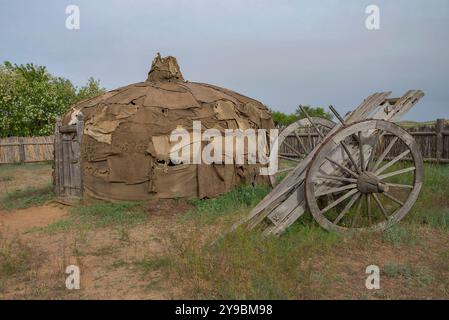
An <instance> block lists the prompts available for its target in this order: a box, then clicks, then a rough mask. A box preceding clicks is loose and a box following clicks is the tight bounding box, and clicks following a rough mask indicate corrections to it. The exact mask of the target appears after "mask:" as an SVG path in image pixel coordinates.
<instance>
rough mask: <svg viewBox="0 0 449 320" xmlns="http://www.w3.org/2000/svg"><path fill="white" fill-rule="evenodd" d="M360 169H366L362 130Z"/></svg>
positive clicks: (360, 137)
mask: <svg viewBox="0 0 449 320" xmlns="http://www.w3.org/2000/svg"><path fill="white" fill-rule="evenodd" d="M358 137H359V149H360V171H365V154H364V153H363V144H362V132H361V131H359V134H358Z"/></svg>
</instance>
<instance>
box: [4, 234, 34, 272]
mask: <svg viewBox="0 0 449 320" xmlns="http://www.w3.org/2000/svg"><path fill="white" fill-rule="evenodd" d="M31 260H32V252H31V249H30V248H29V247H28V246H27V245H25V244H24V243H22V242H21V241H19V240H18V239H16V238H14V239H12V240H6V239H2V238H1V237H0V281H2V280H3V279H6V278H8V277H11V276H13V275H15V274H19V273H21V272H24V271H26V270H27V268H28V266H29V265H30V263H31Z"/></svg>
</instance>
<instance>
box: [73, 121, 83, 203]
mask: <svg viewBox="0 0 449 320" xmlns="http://www.w3.org/2000/svg"><path fill="white" fill-rule="evenodd" d="M76 118H77V119H78V122H77V124H76V139H77V140H78V149H77V152H78V154H76V155H75V157H76V158H77V159H78V167H79V188H80V190H79V196H80V198H83V194H84V182H83V163H82V156H81V143H82V140H83V133H84V115H83V114H82V113H79V114H78V115H77V116H76Z"/></svg>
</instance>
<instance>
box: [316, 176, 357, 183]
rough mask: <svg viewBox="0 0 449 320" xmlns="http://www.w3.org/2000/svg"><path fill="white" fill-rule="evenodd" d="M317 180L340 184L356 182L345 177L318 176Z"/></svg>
mask: <svg viewBox="0 0 449 320" xmlns="http://www.w3.org/2000/svg"><path fill="white" fill-rule="evenodd" d="M317 178H318V179H323V180H335V181H340V182H357V179H352V178H346V177H337V176H329V175H324V174H323V175H319V176H317Z"/></svg>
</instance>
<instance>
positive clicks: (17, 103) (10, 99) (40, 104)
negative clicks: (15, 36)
mask: <svg viewBox="0 0 449 320" xmlns="http://www.w3.org/2000/svg"><path fill="white" fill-rule="evenodd" d="M104 91H105V89H104V88H101V87H100V84H99V82H98V81H96V80H95V79H93V78H90V79H89V80H88V83H87V84H86V86H84V87H81V88H77V87H75V86H74V85H73V84H72V83H71V82H70V80H67V79H65V78H61V77H55V76H53V75H51V74H50V73H49V72H48V71H47V69H46V68H45V67H44V66H37V65H34V64H32V63H29V64H26V65H13V64H11V63H10V62H5V63H4V64H3V65H0V138H2V137H11V136H45V135H50V134H52V133H53V128H54V123H55V118H56V117H57V116H61V115H63V114H64V113H65V112H66V111H67V109H68V108H69V106H70V105H72V104H74V103H76V102H78V101H80V100H83V99H87V98H91V97H94V96H97V95H99V94H101V93H103V92H104Z"/></svg>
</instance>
